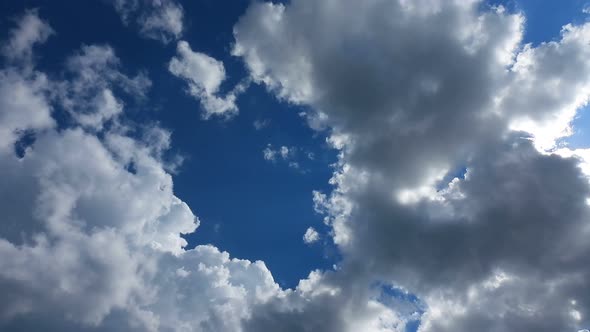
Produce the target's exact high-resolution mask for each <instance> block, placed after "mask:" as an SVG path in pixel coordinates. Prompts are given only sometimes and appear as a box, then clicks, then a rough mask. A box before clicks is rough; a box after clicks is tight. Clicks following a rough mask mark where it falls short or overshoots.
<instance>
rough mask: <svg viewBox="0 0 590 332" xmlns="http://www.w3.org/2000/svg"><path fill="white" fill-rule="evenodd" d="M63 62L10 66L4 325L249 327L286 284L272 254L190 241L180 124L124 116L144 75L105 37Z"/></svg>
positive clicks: (2, 97) (3, 170)
mask: <svg viewBox="0 0 590 332" xmlns="http://www.w3.org/2000/svg"><path fill="white" fill-rule="evenodd" d="M27 15H28V14H27ZM34 15H36V14H34ZM24 20H25V22H27V21H40V19H39V18H35V19H32V18H31V17H28V16H27V17H25V18H24ZM23 24H24V23H23V22H20V26H22V25H23ZM24 31H28V30H26V29H25V30H24ZM22 33H25V32H22ZM12 38H16V39H22V38H24V37H21V36H20V35H19V33H15V34H13V36H12ZM7 44H10V42H9V43H7ZM65 71H67V72H68V75H63V77H71V79H70V80H67V81H59V80H54V79H52V78H51V77H47V76H46V75H44V74H43V73H41V72H39V71H38V70H36V69H35V68H34V66H33V63H32V62H30V63H29V64H27V66H25V68H23V67H20V66H16V67H6V68H2V69H1V70H0V105H2V107H1V111H0V119H1V120H2V121H0V134H1V135H2V143H1V145H0V210H1V211H2V216H1V217H0V257H2V259H0V293H1V294H2V297H1V298H0V330H10V331H18V330H39V329H41V328H42V329H44V330H48V331H240V330H241V324H242V322H243V321H244V320H245V319H247V318H248V317H250V315H251V312H252V308H253V307H254V306H256V305H263V304H264V303H266V302H267V301H269V300H270V299H271V298H274V297H280V296H282V295H281V294H282V293H283V291H282V290H281V289H280V288H279V286H278V285H277V284H276V283H275V282H274V280H273V278H272V275H271V274H270V272H269V271H268V269H267V268H266V266H265V265H264V263H262V262H250V261H247V260H238V259H232V258H230V257H229V254H228V253H225V252H220V251H219V250H218V249H216V248H214V247H212V246H198V247H196V248H194V249H191V250H185V248H184V247H185V246H186V244H187V243H186V240H184V238H183V237H182V234H187V233H191V232H193V231H195V229H196V228H197V227H198V225H199V220H198V219H197V218H196V216H195V215H194V214H193V212H192V211H191V209H190V208H189V207H188V206H187V204H186V203H184V202H183V201H182V200H180V199H179V198H178V197H176V196H175V195H174V191H173V182H172V176H171V175H170V174H169V173H168V172H167V168H168V165H167V164H168V161H167V160H165V159H164V157H163V156H164V155H165V153H164V152H165V151H166V150H167V149H168V147H169V145H170V133H169V132H168V131H166V130H164V129H162V128H159V127H157V126H143V127H140V126H135V125H134V124H132V123H128V122H126V121H125V119H124V118H122V115H123V113H124V104H123V102H121V101H120V99H119V98H120V97H119V96H118V94H119V93H127V94H130V95H131V96H138V95H139V97H142V96H144V94H145V90H146V89H147V88H148V87H149V80H148V79H147V77H145V75H143V74H142V75H140V76H138V77H136V78H129V77H128V76H126V75H125V74H123V73H122V72H121V71H120V70H119V60H118V59H117V58H116V56H115V54H114V52H113V50H112V49H111V48H110V47H108V46H84V47H82V49H81V51H80V52H77V53H75V54H74V55H73V56H71V57H70V58H69V59H68V60H67V61H66V68H65ZM60 77H62V76H60ZM114 86H116V87H117V89H114V88H113V87H114ZM115 91H116V92H115ZM57 107H59V108H62V109H65V110H67V111H68V114H70V115H71V117H72V119H73V120H74V121H63V120H64V119H60V120H59V121H57V119H56V118H54V117H53V116H52V114H51V111H52V109H53V108H57ZM109 107H110V109H109ZM105 108H106V109H105ZM107 109H109V110H107ZM107 120H110V121H117V125H112V126H107V125H105V122H106V121H107ZM58 122H59V124H56V123H58ZM25 133H31V135H32V139H31V141H29V142H27V143H26V146H25V149H24V151H23V152H22V153H20V154H19V153H16V151H15V147H14V146H15V144H17V143H18V142H19V140H21V139H22V138H23V135H24V134H25Z"/></svg>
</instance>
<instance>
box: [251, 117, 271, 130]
mask: <svg viewBox="0 0 590 332" xmlns="http://www.w3.org/2000/svg"><path fill="white" fill-rule="evenodd" d="M253 125H254V129H256V130H262V129H264V128H266V127H268V126H269V125H270V120H269V119H262V120H261V119H259V120H256V121H254V123H253Z"/></svg>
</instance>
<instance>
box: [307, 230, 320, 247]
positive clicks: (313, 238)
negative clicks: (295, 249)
mask: <svg viewBox="0 0 590 332" xmlns="http://www.w3.org/2000/svg"><path fill="white" fill-rule="evenodd" d="M319 239H320V234H319V233H318V232H317V231H316V230H315V229H314V228H313V227H308V228H307V230H306V231H305V234H303V242H305V243H307V244H311V243H314V242H317V241H318V240H319Z"/></svg>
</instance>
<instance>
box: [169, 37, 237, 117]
mask: <svg viewBox="0 0 590 332" xmlns="http://www.w3.org/2000/svg"><path fill="white" fill-rule="evenodd" d="M177 53H178V54H177V56H175V57H173V58H172V60H170V63H169V65H168V70H169V71H170V72H171V73H172V74H173V75H175V76H177V77H179V78H181V79H183V80H185V81H186V82H187V83H188V93H189V94H191V95H192V96H194V97H195V98H197V99H199V100H200V102H201V106H202V107H203V110H204V111H205V113H204V114H203V117H204V118H205V119H208V118H209V117H211V116H212V115H218V116H224V117H231V116H233V115H235V114H236V113H237V112H238V107H237V106H236V98H237V96H238V95H239V94H241V93H242V92H244V90H245V89H246V88H247V85H248V83H247V82H242V83H240V84H238V85H236V87H235V88H234V89H233V90H232V91H230V92H229V93H227V95H226V96H224V97H220V96H218V93H219V87H220V85H221V83H222V82H223V81H224V80H225V78H226V74H225V67H224V66H223V63H222V62H220V61H217V60H215V59H213V58H212V57H210V56H208V55H206V54H203V53H200V52H194V51H193V50H192V49H191V48H190V45H189V44H188V43H187V42H186V41H180V42H178V47H177Z"/></svg>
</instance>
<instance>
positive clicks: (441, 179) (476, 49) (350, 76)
mask: <svg viewBox="0 0 590 332" xmlns="http://www.w3.org/2000/svg"><path fill="white" fill-rule="evenodd" d="M525 21H526V20H525V17H524V14H523V13H518V12H516V13H511V12H508V11H507V10H506V9H504V8H502V7H493V6H489V5H487V4H486V3H484V2H481V1H418V2H410V1H401V0H400V1H385V0H383V1H381V0H374V1H362V2H361V1H336V0H333V1H330V0H328V1H321V2H318V1H308V0H298V1H292V2H291V3H290V4H288V5H282V4H271V3H255V4H253V5H251V6H250V8H249V10H248V11H247V13H246V14H245V15H244V17H242V18H241V19H240V21H239V22H238V24H237V25H236V26H235V29H234V34H235V37H236V43H235V45H234V54H236V55H238V56H241V57H243V59H244V61H245V64H246V66H247V67H248V69H249V71H250V74H251V77H252V78H253V80H254V81H256V82H258V83H261V84H264V85H265V86H266V87H267V88H268V90H269V91H271V92H272V93H274V94H275V95H276V96H277V97H278V98H280V99H282V100H285V101H287V102H291V103H295V104H299V105H305V106H310V107H309V108H310V111H309V112H308V114H307V116H308V119H309V123H310V125H311V126H312V127H314V128H316V129H327V130H328V131H329V133H330V138H329V141H330V142H331V143H332V144H333V145H334V146H335V147H336V148H338V149H339V150H340V151H341V153H340V158H339V167H338V170H337V171H336V172H335V174H334V177H333V178H332V181H331V182H332V184H334V190H333V192H332V193H329V194H325V193H315V195H314V199H315V202H316V208H317V210H318V211H320V212H322V213H325V214H326V222H327V223H328V224H330V225H331V226H332V234H331V235H332V237H333V239H334V241H335V243H336V244H337V245H338V246H339V248H340V249H341V250H342V252H343V254H344V261H343V262H342V269H341V270H340V271H338V272H337V273H339V274H342V275H346V276H347V277H345V278H342V280H341V281H338V282H337V284H338V285H339V287H342V288H344V289H351V288H352V287H355V286H353V285H358V284H364V285H366V286H367V287H369V285H371V282H376V281H384V282H387V283H392V284H394V285H397V286H398V287H402V288H403V289H406V290H409V291H410V292H412V293H414V294H416V295H417V296H418V297H419V298H420V299H421V300H422V301H424V303H425V307H426V309H425V314H424V315H423V316H422V323H421V326H420V331H424V332H426V331H473V330H487V331H533V330H535V331H536V330H539V331H569V330H576V329H577V328H581V327H583V326H584V325H585V324H587V323H588V315H589V314H590V305H589V302H588V297H587V296H586V295H585V294H587V293H588V290H589V285H588V283H587V281H586V280H588V277H589V275H590V269H588V258H587V257H588V253H590V245H589V244H588V241H586V240H585V238H587V236H588V231H589V229H590V224H589V223H588V213H589V210H588V204H587V197H588V194H589V192H588V190H589V188H588V178H587V177H586V176H585V175H584V174H583V173H582V171H581V169H580V167H579V166H583V165H582V164H580V160H579V159H578V158H563V156H566V155H576V153H572V152H570V153H565V152H564V153H559V154H551V153H550V151H551V149H553V148H554V147H555V146H556V140H557V139H559V138H560V137H563V136H565V135H567V134H568V133H569V132H570V122H571V120H572V119H573V117H574V116H575V114H576V111H577V110H578V109H579V108H580V107H582V106H584V105H585V104H586V103H587V101H588V97H589V95H590V89H589V87H590V85H589V84H588V77H590V75H589V74H590V69H589V65H590V61H589V60H588V59H589V58H588V56H587V54H588V52H589V51H590V44H589V42H588V37H589V36H590V34H589V33H588V31H589V29H590V28H589V26H590V25H588V24H582V25H578V26H575V25H567V26H565V27H564V28H563V30H562V31H561V38H560V39H559V40H556V41H552V42H548V43H542V44H540V45H537V46H533V45H523V44H522V36H523V31H524V26H525ZM461 169H466V170H467V172H466V174H465V176H463V174H462V173H463V172H459V170H461ZM457 174H458V175H457ZM314 305H315V303H314V302H313V301H311V302H310V303H309V305H308V306H307V309H306V308H304V309H301V308H299V309H293V308H283V310H275V311H274V315H266V316H263V318H258V319H255V320H253V321H252V324H254V327H253V328H252V330H253V331H255V330H257V327H258V328H260V327H264V326H268V325H265V324H270V323H271V322H275V323H277V324H280V323H281V322H282V323H283V324H285V325H283V326H284V327H285V328H287V327H289V326H290V325H288V324H295V325H293V326H294V327H290V328H291V329H292V330H317V328H311V329H310V328H309V327H306V325H305V322H306V321H310V320H311V321H313V320H314V319H319V318H318V317H326V316H330V315H329V314H326V313H325V312H323V311H321V310H317V309H315V307H314ZM334 310H335V312H334V313H332V314H336V315H338V314H342V312H343V311H341V310H338V309H334ZM290 316H291V317H294V319H287V318H288V317H290ZM278 317H282V318H284V319H279V318H278ZM278 326H280V325H278ZM325 330H345V328H342V327H338V328H332V329H330V328H325Z"/></svg>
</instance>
